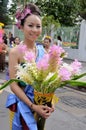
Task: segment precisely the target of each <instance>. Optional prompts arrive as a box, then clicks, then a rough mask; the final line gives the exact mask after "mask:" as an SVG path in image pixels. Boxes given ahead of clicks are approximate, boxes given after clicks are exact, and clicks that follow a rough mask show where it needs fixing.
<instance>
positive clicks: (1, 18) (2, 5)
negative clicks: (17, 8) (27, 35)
mask: <svg viewBox="0 0 86 130" xmlns="http://www.w3.org/2000/svg"><path fill="white" fill-rule="evenodd" d="M8 2H9V1H8V0H1V1H0V22H2V23H4V24H5V25H7V24H8V23H9V22H10V17H9V15H8V8H7V4H8Z"/></svg>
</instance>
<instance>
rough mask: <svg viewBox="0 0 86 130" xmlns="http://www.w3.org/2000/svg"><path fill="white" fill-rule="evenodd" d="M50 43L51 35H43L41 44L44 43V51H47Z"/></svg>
mask: <svg viewBox="0 0 86 130" xmlns="http://www.w3.org/2000/svg"><path fill="white" fill-rule="evenodd" d="M50 44H51V37H50V36H45V38H44V42H43V45H44V48H45V52H46V53H48V52H49V49H50Z"/></svg>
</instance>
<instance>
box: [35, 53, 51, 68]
mask: <svg viewBox="0 0 86 130" xmlns="http://www.w3.org/2000/svg"><path fill="white" fill-rule="evenodd" d="M48 61H49V55H48V54H45V55H44V57H43V58H42V59H41V60H39V61H38V63H37V67H38V69H39V70H40V69H43V70H46V69H47V68H48V66H49V64H48Z"/></svg>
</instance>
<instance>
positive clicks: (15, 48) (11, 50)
mask: <svg viewBox="0 0 86 130" xmlns="http://www.w3.org/2000/svg"><path fill="white" fill-rule="evenodd" d="M9 53H10V54H13V55H16V56H17V55H18V54H20V52H19V49H18V47H17V46H15V47H13V48H11V49H10V52H9Z"/></svg>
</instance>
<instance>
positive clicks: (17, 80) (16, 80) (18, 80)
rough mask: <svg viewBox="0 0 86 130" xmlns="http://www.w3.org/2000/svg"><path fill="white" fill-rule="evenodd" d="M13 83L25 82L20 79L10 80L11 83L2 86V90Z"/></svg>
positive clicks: (0, 88) (0, 87)
mask: <svg viewBox="0 0 86 130" xmlns="http://www.w3.org/2000/svg"><path fill="white" fill-rule="evenodd" d="M12 82H24V81H22V80H20V79H10V80H9V81H7V82H6V83H4V84H3V85H1V86H0V90H2V89H4V88H6V87H7V86H8V85H10V84H11V83H12Z"/></svg>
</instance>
